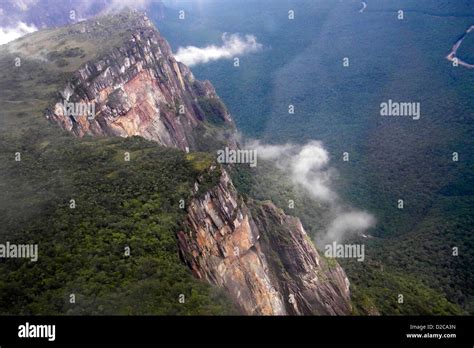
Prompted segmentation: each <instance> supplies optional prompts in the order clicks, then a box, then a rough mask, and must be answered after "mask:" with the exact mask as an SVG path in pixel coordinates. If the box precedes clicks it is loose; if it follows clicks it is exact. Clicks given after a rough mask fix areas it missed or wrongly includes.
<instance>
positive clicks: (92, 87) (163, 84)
mask: <svg viewBox="0 0 474 348" xmlns="http://www.w3.org/2000/svg"><path fill="white" fill-rule="evenodd" d="M135 20H136V23H134V28H135V29H134V30H132V31H131V32H130V34H129V38H128V39H125V40H124V42H123V45H122V46H121V47H118V48H114V49H113V50H112V51H111V52H110V53H109V54H107V55H106V56H104V57H102V58H100V59H96V60H93V61H90V62H88V63H86V64H85V65H84V66H83V67H81V68H80V69H79V70H78V71H77V72H75V73H74V74H73V76H72V78H71V79H70V80H69V82H68V84H67V85H66V86H65V88H64V89H63V90H62V91H61V93H60V94H61V98H60V99H59V100H58V102H57V103H56V105H55V106H54V108H52V110H49V111H48V112H47V114H46V117H47V118H48V119H50V120H51V121H53V122H56V123H57V124H59V125H60V126H61V127H62V128H64V129H66V130H68V131H71V132H73V133H74V134H75V135H77V136H79V137H82V136H84V135H86V134H87V135H108V136H123V137H127V136H133V135H138V136H142V137H144V138H146V139H149V140H152V141H156V142H157V143H159V144H161V145H164V146H169V147H177V148H180V149H183V150H184V149H186V148H189V149H199V146H198V144H197V143H198V142H197V141H196V136H197V135H196V132H195V129H196V128H197V127H198V126H199V125H200V124H201V125H202V123H203V121H205V120H206V117H207V115H206V112H205V110H203V105H205V107H206V108H207V109H208V108H209V105H211V106H214V105H217V106H220V105H223V104H222V103H221V102H220V100H219V97H218V96H217V94H216V92H215V90H214V87H213V86H212V84H211V83H210V82H209V81H203V82H201V81H198V80H196V79H195V78H194V76H193V74H192V73H191V71H190V70H189V68H188V67H187V66H186V65H184V64H181V63H179V62H177V61H176V60H175V58H174V57H173V54H172V52H171V49H170V46H169V44H168V43H167V42H166V40H165V39H163V38H162V37H161V36H160V34H159V33H158V31H157V30H156V29H155V28H154V26H153V25H152V24H151V22H150V21H149V19H148V18H147V17H146V16H145V15H137V16H136V19H135ZM87 23H88V22H85V24H84V26H87V25H88V24H87ZM84 30H85V31H87V30H86V28H85V27H84ZM68 105H72V106H79V107H77V108H76V109H80V106H86V107H84V108H83V109H84V110H86V108H87V107H88V106H93V109H94V113H93V114H92V113H91V112H88V113H86V112H82V113H80V114H74V112H69V110H68ZM90 109H92V108H89V110H90ZM71 110H73V109H71ZM81 111H82V110H81ZM212 112H213V115H212V116H213V117H214V118H218V119H220V120H221V121H222V123H223V124H224V125H227V126H230V127H231V128H233V122H232V119H231V117H230V115H229V113H228V112H227V109H225V107H214V108H213V109H212Z"/></svg>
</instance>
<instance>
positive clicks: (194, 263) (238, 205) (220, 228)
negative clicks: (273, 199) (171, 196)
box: [178, 171, 351, 315]
mask: <svg viewBox="0 0 474 348" xmlns="http://www.w3.org/2000/svg"><path fill="white" fill-rule="evenodd" d="M196 187H197V190H198V187H199V185H197V186H196ZM187 223H188V225H189V227H190V228H189V231H187V232H185V231H182V232H180V233H179V234H178V239H179V245H180V249H181V251H182V255H183V259H184V260H185V262H186V263H187V264H188V265H189V267H190V268H191V269H192V270H193V272H194V274H195V275H196V276H197V277H198V278H202V279H205V280H207V281H209V282H211V283H213V284H216V285H218V286H220V287H223V288H225V289H226V290H227V291H228V293H229V294H230V295H231V297H232V298H233V300H234V301H235V303H236V304H237V305H238V306H239V307H240V308H241V309H242V311H243V312H244V313H246V314H262V315H288V314H290V315H303V314H322V315H342V314H348V313H350V311H351V306H350V292H349V281H348V279H347V277H346V275H345V273H344V271H343V270H342V268H341V267H340V266H339V265H338V264H337V263H336V262H332V263H329V262H328V261H327V260H325V259H324V258H322V257H320V256H319V254H318V252H317V251H316V249H315V248H314V246H313V244H312V243H311V241H310V240H309V238H308V236H307V235H306V232H305V231H304V229H303V226H302V225H301V222H300V221H299V219H297V218H295V217H290V216H287V215H285V214H284V213H283V212H282V211H281V210H279V209H278V208H276V207H275V206H274V205H273V204H272V203H260V204H258V203H255V202H252V201H250V202H248V203H246V202H244V201H243V199H242V198H241V197H240V196H239V195H238V193H237V191H236V189H235V188H234V186H233V184H232V182H231V180H230V178H229V176H228V175H227V173H226V172H225V171H223V172H222V176H221V178H220V182H219V184H218V185H217V186H216V187H214V188H213V189H211V190H210V191H209V192H206V193H205V194H204V196H203V197H202V198H195V199H193V200H192V202H191V204H190V206H189V207H188V218H187Z"/></svg>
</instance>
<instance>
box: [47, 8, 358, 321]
mask: <svg viewBox="0 0 474 348" xmlns="http://www.w3.org/2000/svg"><path fill="white" fill-rule="evenodd" d="M135 20H136V21H137V22H136V23H135V25H134V26H133V27H135V28H136V29H133V30H130V32H129V33H128V34H129V37H128V38H125V39H124V40H123V43H122V44H121V46H120V47H118V48H117V47H116V48H113V49H112V50H111V52H109V53H107V54H106V55H105V56H104V57H102V58H99V59H95V60H91V61H89V62H88V63H86V64H85V65H83V66H82V67H81V68H80V69H79V70H78V71H76V72H74V73H73V76H72V78H71V79H70V80H69V82H68V84H67V85H66V86H65V87H64V89H63V90H62V91H61V93H60V94H61V98H59V99H58V101H57V103H56V105H55V106H54V107H53V108H52V109H51V110H49V111H48V112H47V114H46V116H47V118H48V119H49V120H51V121H52V122H56V123H57V124H59V125H60V126H61V127H62V128H63V129H66V130H68V131H70V132H72V133H74V134H75V135H76V136H79V137H82V136H84V135H96V136H123V137H128V136H134V135H137V136H142V137H144V138H146V139H149V140H152V141H155V142H157V143H159V144H161V145H163V146H169V147H176V148H179V149H183V150H187V149H188V148H189V150H203V149H204V150H210V149H212V150H215V146H216V145H215V144H216V143H215V140H216V135H218V134H220V135H221V136H222V139H220V140H222V141H223V143H225V145H226V146H231V147H236V146H237V144H236V142H235V140H234V139H235V128H234V126H233V121H232V119H231V117H230V115H229V113H228V112H227V109H226V108H225V106H224V105H223V104H222V102H221V101H220V100H219V98H218V96H217V95H216V92H215V90H214V88H213V86H212V85H211V84H210V82H208V81H204V82H200V81H197V80H196V79H195V78H194V77H193V75H192V73H191V71H190V70H189V69H188V68H187V67H186V66H185V65H183V64H181V63H179V62H177V61H176V60H175V59H174V57H173V56H172V53H171V50H170V47H169V45H168V43H167V42H166V41H165V40H164V39H163V38H162V37H161V36H160V35H159V33H158V32H157V31H156V29H154V27H153V26H152V25H151V23H150V22H149V20H148V19H147V18H146V17H145V16H138V17H137V18H136V19H135ZM95 23H98V22H95ZM84 25H85V27H84V31H85V32H87V33H89V34H91V30H90V28H87V26H89V25H96V24H94V23H92V24H91V22H90V21H87V22H86V24H84ZM91 35H93V33H92V34H91ZM65 102H66V103H79V104H89V105H90V104H91V103H92V104H93V105H94V106H95V115H94V117H92V118H90V117H88V115H87V114H84V113H83V114H80V115H73V116H71V115H69V114H68V112H66V111H67V109H66V108H65V107H64V105H65V104H64V103H65ZM209 129H211V130H212V129H213V130H214V133H211V135H209V133H207V135H206V132H209ZM216 130H223V132H221V133H219V132H218V131H216ZM203 132H204V136H203V135H202V134H203ZM226 132H227V134H226ZM210 144H212V145H210ZM219 146H220V145H219ZM213 168H214V169H210V170H222V175H221V176H220V180H219V182H218V184H217V185H216V186H215V187H213V188H211V189H210V190H208V191H207V192H200V191H199V186H200V183H199V182H198V183H196V188H195V191H196V192H195V196H194V198H193V199H192V201H191V203H190V204H189V206H188V208H187V212H188V215H187V220H186V225H187V226H188V228H187V230H186V231H182V232H180V233H179V234H178V242H179V246H180V250H181V254H182V258H183V260H184V261H185V262H186V263H187V264H188V265H189V267H190V268H191V270H192V271H193V272H194V274H195V275H196V277H198V278H201V279H205V280H207V281H208V282H210V283H212V284H215V285H217V286H219V287H222V288H224V289H226V290H227V292H228V293H229V295H230V297H231V298H232V299H233V300H234V302H235V303H236V305H237V306H239V307H240V308H241V310H242V312H243V313H246V314H263V315H286V314H290V315H291V314H295V315H300V314H327V315H335V314H348V313H350V311H351V307H350V301H349V295H350V294H349V282H348V280H347V277H346V275H345V273H344V271H343V270H342V269H341V268H340V267H339V265H338V264H337V263H336V262H335V261H334V260H333V262H329V261H327V260H326V259H324V258H322V257H320V256H319V254H318V253H317V251H316V250H315V248H314V246H313V244H312V243H311V241H310V240H309V238H308V237H307V235H306V233H305V231H304V229H303V226H302V225H301V222H300V221H299V220H298V219H297V218H294V217H290V216H286V215H285V214H284V213H283V212H282V211H281V210H279V209H278V208H276V207H275V206H274V205H273V204H272V203H259V202H254V201H252V200H249V201H247V202H244V200H243V198H242V197H241V196H239V194H238V193H237V191H236V189H235V188H234V185H233V184H232V181H231V179H230V178H229V176H228V175H227V173H226V171H225V170H224V169H222V168H216V167H213Z"/></svg>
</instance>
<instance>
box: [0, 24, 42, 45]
mask: <svg viewBox="0 0 474 348" xmlns="http://www.w3.org/2000/svg"><path fill="white" fill-rule="evenodd" d="M37 30H38V28H36V27H35V26H34V25H27V24H26V23H24V22H18V23H17V25H16V26H14V27H5V28H0V45H3V44H6V43H8V42H10V41H13V40H16V39H18V38H20V37H22V36H23V35H26V34H28V33H32V32H34V31H37Z"/></svg>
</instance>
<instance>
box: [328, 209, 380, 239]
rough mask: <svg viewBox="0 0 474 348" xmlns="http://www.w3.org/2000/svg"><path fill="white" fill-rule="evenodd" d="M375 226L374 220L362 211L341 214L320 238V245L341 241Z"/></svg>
mask: <svg viewBox="0 0 474 348" xmlns="http://www.w3.org/2000/svg"><path fill="white" fill-rule="evenodd" d="M374 225H375V218H374V217H373V216H372V215H370V214H369V213H366V212H364V211H350V212H342V213H340V214H338V215H336V217H335V218H334V220H333V221H332V222H331V224H330V225H329V227H328V228H327V231H326V234H325V235H324V236H322V237H320V240H319V243H320V244H322V245H325V244H329V243H332V242H333V241H336V242H338V241H341V240H342V239H344V238H345V237H347V236H350V235H353V234H357V233H362V232H364V231H365V230H366V229H368V228H370V227H373V226H374Z"/></svg>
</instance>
